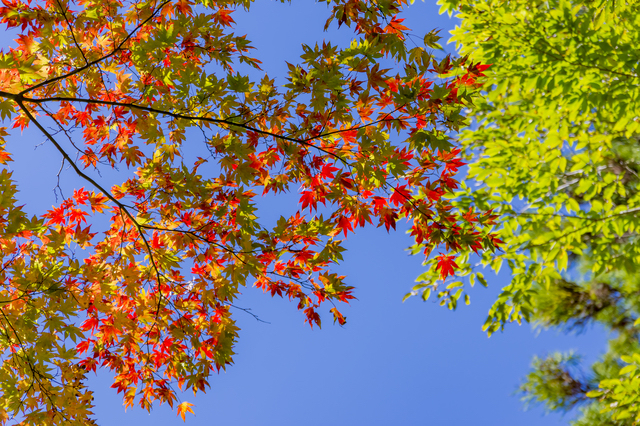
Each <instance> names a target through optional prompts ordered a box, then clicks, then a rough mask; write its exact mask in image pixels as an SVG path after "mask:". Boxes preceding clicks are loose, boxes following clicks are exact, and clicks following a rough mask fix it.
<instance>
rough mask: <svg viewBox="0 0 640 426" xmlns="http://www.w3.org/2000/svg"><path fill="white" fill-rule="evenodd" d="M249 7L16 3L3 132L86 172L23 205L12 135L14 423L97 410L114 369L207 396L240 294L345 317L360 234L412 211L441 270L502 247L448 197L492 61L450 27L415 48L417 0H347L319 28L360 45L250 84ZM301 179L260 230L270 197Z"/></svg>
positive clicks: (122, 383) (154, 0)
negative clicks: (352, 252) (354, 243)
mask: <svg viewBox="0 0 640 426" xmlns="http://www.w3.org/2000/svg"><path fill="white" fill-rule="evenodd" d="M250 3H251V2H249V1H220V2H212V1H209V0H199V1H191V0H177V1H173V0H165V1H162V0H140V1H120V0H106V1H104V0H100V1H93V0H89V1H86V0H83V1H68V0H45V1H41V2H31V1H21V0H3V6H2V7H1V8H0V22H1V23H2V24H3V25H4V27H5V28H7V29H11V30H14V31H18V33H19V35H18V37H17V38H16V39H15V45H13V46H10V47H7V48H5V49H3V50H2V51H1V53H0V100H1V101H0V116H1V117H2V119H3V121H4V122H5V123H9V124H10V125H11V127H12V129H11V130H9V129H8V128H6V127H5V128H2V129H1V130H0V136H1V137H3V138H5V137H7V136H8V135H10V134H15V132H19V131H20V130H23V129H25V128H27V127H29V128H34V129H37V130H38V131H39V132H40V134H41V136H42V138H43V139H44V140H45V143H47V144H50V145H51V146H53V147H55V149H56V150H57V152H58V153H59V155H60V157H59V158H58V159H52V161H61V163H62V166H64V167H67V168H68V169H69V170H70V171H69V173H73V174H75V175H76V176H77V178H78V179H79V180H80V181H82V182H83V184H82V185H80V186H78V187H75V188H73V191H72V194H73V195H72V196H68V197H67V196H65V195H70V194H69V193H68V191H67V190H68V188H66V189H65V191H63V190H62V188H59V191H58V195H59V196H61V202H60V203H59V205H56V206H53V207H52V208H51V209H50V210H48V211H43V212H41V213H40V214H38V215H35V216H32V217H29V216H28V215H27V214H26V213H25V211H24V208H23V207H24V206H21V205H20V203H19V202H18V200H17V195H16V194H17V191H18V188H19V187H20V182H17V181H15V179H14V178H13V176H12V171H11V170H12V169H11V167H28V166H29V165H28V164H17V165H15V164H14V165H12V163H11V161H12V160H11V152H10V150H9V149H8V148H7V145H6V144H4V143H3V145H2V147H3V148H2V149H1V150H0V163H2V169H1V170H0V189H1V191H2V198H1V202H0V217H1V220H0V250H1V253H2V268H1V269H0V282H1V287H0V304H1V310H0V315H1V316H0V351H1V354H2V358H1V359H2V361H1V366H0V422H1V423H7V422H22V424H26V425H42V424H48V425H56V424H64V425H73V424H82V425H86V424H94V419H93V418H92V412H91V407H92V403H91V401H92V392H91V390H90V389H87V388H86V378H87V374H88V373H89V372H92V371H96V369H98V368H105V369H108V370H111V371H112V372H113V373H114V375H115V379H114V384H113V386H114V387H115V388H116V389H117V390H118V392H121V393H122V394H123V398H124V404H125V406H131V405H133V404H139V405H140V406H141V407H143V408H146V409H151V406H152V404H153V403H154V402H156V403H157V402H159V403H164V402H166V403H168V404H169V405H171V406H172V407H173V406H174V402H175V401H176V398H177V395H176V387H177V388H179V389H182V390H186V389H188V390H193V391H194V392H201V391H205V390H206V389H207V387H208V386H209V383H208V380H209V376H210V374H211V373H212V372H215V371H219V370H220V369H223V368H225V366H226V365H227V364H229V363H230V362H231V361H232V356H233V345H234V342H235V340H236V337H237V332H238V329H237V327H236V325H235V322H234V320H233V317H232V312H233V309H232V308H233V302H234V300H235V298H236V296H237V294H238V292H239V288H240V287H242V286H248V285H254V286H256V287H259V288H261V289H263V290H264V291H265V292H266V293H268V294H270V295H271V296H276V295H277V296H280V297H285V298H289V299H290V300H292V301H294V303H295V304H296V305H297V308H298V309H300V310H302V311H303V313H304V316H303V317H304V318H305V320H306V321H307V322H308V323H309V324H310V325H312V326H313V325H317V326H320V323H321V318H320V314H321V313H322V309H324V308H323V306H327V305H330V307H331V309H330V311H331V313H332V315H333V318H334V321H337V322H339V323H340V324H343V323H344V322H345V318H344V316H343V315H342V314H341V313H340V311H339V310H338V306H339V303H343V302H344V303H347V302H348V301H349V300H350V299H352V298H354V295H353V289H352V288H351V287H350V286H349V285H348V284H347V282H346V281H345V277H343V276H339V275H337V274H336V273H335V272H332V270H331V267H332V266H333V265H335V264H336V263H337V262H339V261H340V260H341V258H342V257H341V252H343V251H344V248H343V245H342V242H343V240H344V239H345V238H346V237H347V236H348V235H349V234H350V233H353V232H355V229H356V228H358V227H363V226H365V225H367V224H372V225H375V226H383V227H385V228H386V229H387V230H390V229H391V228H394V229H395V225H396V222H397V220H399V219H401V218H405V219H407V220H409V221H410V222H411V234H412V236H413V237H414V238H415V240H416V242H417V243H419V244H421V251H422V252H423V254H424V255H425V256H429V255H430V254H431V253H432V252H433V250H434V249H439V250H440V252H439V254H438V255H437V256H436V257H435V259H436V263H434V265H433V268H434V271H435V273H437V274H438V276H439V277H441V278H446V277H447V276H449V275H451V274H452V273H453V272H454V270H455V269H456V268H457V266H456V261H455V253H456V252H458V251H460V250H467V249H468V250H472V251H476V252H478V251H481V250H485V249H490V250H493V249H494V248H495V247H496V246H497V245H499V244H500V241H499V240H498V239H497V238H496V235H495V234H494V233H492V232H490V230H491V226H492V224H493V223H494V220H495V215H493V214H492V213H491V212H482V211H478V210H474V209H465V210H464V211H462V210H460V209H457V208H455V207H453V205H452V204H451V202H450V201H449V200H448V199H447V198H446V194H448V193H450V192H451V191H452V190H453V189H456V188H457V187H458V182H457V181H456V180H455V179H454V175H455V174H456V173H457V171H458V169H459V167H461V166H462V164H463V163H462V162H461V161H460V157H459V150H457V149H455V148H454V147H453V145H452V144H451V142H450V141H449V132H450V131H451V130H458V129H459V127H460V126H461V125H462V124H463V119H462V115H461V110H462V108H464V107H465V106H468V105H469V104H470V103H471V102H472V95H473V94H474V93H475V92H476V91H477V86H478V85H479V82H478V81H477V78H480V77H482V76H483V71H485V70H486V69H487V68H488V66H487V65H480V64H479V63H477V62H469V61H467V60H466V58H452V57H450V56H447V57H436V56H434V54H433V50H434V49H437V48H438V44H437V41H438V36H437V35H436V32H431V33H428V34H426V35H424V37H421V38H420V39H421V40H422V45H421V46H418V45H417V44H416V43H414V42H413V41H412V42H411V43H408V42H407V35H408V31H409V29H408V28H406V27H405V26H404V25H403V24H402V22H403V19H402V17H401V16H402V13H404V12H403V8H406V7H407V4H406V2H405V1H403V0H398V1H395V0H392V1H381V2H377V3H376V4H375V5H374V4H370V3H367V2H363V1H358V0H347V1H343V0H338V1H335V2H332V1H329V2H328V5H329V9H328V14H327V18H328V19H327V24H326V27H325V29H326V28H334V29H335V28H336V27H337V28H340V30H341V31H349V32H351V33H353V41H352V42H351V44H350V45H348V46H337V45H332V44H329V43H318V44H315V45H303V50H304V53H303V55H302V56H301V57H300V59H299V60H293V59H292V60H291V63H290V64H289V65H288V66H289V73H288V76H287V80H286V81H283V82H282V83H284V84H281V83H280V82H276V80H275V79H274V78H273V77H271V76H268V75H266V74H263V77H261V78H259V79H254V78H253V77H251V76H252V75H256V73H255V72H252V71H251V70H254V71H255V70H258V71H259V70H260V64H261V62H260V60H259V59H258V58H259V57H260V52H255V51H254V50H253V49H252V47H251V42H250V40H248V39H247V38H246V36H242V35H237V34H235V33H234V32H233V29H234V21H233V13H232V12H233V10H234V9H236V8H239V7H242V8H245V9H250ZM474 102H476V101H474ZM43 178H46V177H43ZM54 178H55V177H54ZM21 189H22V190H23V191H24V190H25V189H24V188H21ZM291 193H294V194H297V197H296V198H298V197H299V202H298V203H297V206H296V207H295V208H293V209H292V210H291V211H286V212H279V213H282V215H281V217H280V218H279V219H278V220H277V223H276V225H275V226H273V227H268V226H266V225H264V224H263V223H262V222H261V210H260V197H261V195H264V194H270V195H273V196H282V195H286V194H291ZM191 405H192V404H190V403H189V402H186V401H185V402H183V403H181V404H179V405H177V413H178V414H179V415H180V416H181V417H182V418H183V419H184V418H185V414H186V413H187V412H190V411H192V408H191Z"/></svg>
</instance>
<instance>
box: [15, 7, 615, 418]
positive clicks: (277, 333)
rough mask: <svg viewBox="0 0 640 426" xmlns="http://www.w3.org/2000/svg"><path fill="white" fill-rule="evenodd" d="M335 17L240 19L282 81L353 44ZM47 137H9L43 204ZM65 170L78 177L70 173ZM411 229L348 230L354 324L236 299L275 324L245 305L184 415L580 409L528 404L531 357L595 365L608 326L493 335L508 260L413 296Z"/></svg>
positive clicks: (108, 412) (256, 10) (31, 195)
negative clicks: (441, 298)
mask: <svg viewBox="0 0 640 426" xmlns="http://www.w3.org/2000/svg"><path fill="white" fill-rule="evenodd" d="M409 10H410V13H408V14H407V16H406V18H407V20H406V21H405V22H404V24H405V25H406V26H408V27H410V28H412V29H413V30H414V33H415V34H416V35H417V36H418V37H419V39H418V40H420V39H421V37H422V35H423V34H424V33H425V32H428V31H429V30H431V29H433V28H441V29H442V30H443V31H442V35H444V36H445V37H447V38H448V34H447V33H448V31H449V30H450V29H452V28H453V26H454V25H455V20H454V19H449V18H448V17H447V16H446V15H438V6H437V5H436V4H435V2H434V1H430V0H428V1H426V2H424V3H420V2H416V4H414V5H413V6H411V8H410V9H409ZM326 16H327V12H326V6H325V5H322V4H317V3H313V2H311V1H308V0H303V1H297V2H294V3H293V4H291V5H290V4H281V3H279V2H274V1H271V0H261V1H259V2H258V3H257V4H255V5H254V6H253V7H252V10H251V11H250V12H249V13H244V12H243V13H241V12H238V13H236V14H235V15H234V18H235V19H236V21H237V24H238V30H237V33H241V34H242V33H247V34H248V38H249V39H250V40H252V41H253V45H254V46H255V47H256V48H257V52H258V54H257V56H258V58H259V59H261V60H262V61H263V63H264V67H263V68H264V69H265V70H266V71H268V72H269V74H270V76H271V77H276V78H277V79H276V82H277V83H280V84H284V72H285V70H286V64H285V61H286V60H288V61H289V62H292V63H295V62H297V60H298V58H299V55H300V53H301V52H302V50H301V47H300V45H301V43H303V42H304V43H309V44H311V43H314V42H315V41H318V42H321V41H322V39H323V38H326V39H331V40H333V41H336V42H343V43H344V42H345V41H346V40H348V39H349V37H350V36H351V33H350V31H349V29H348V28H341V29H340V30H339V31H336V29H335V27H334V28H333V29H332V30H330V32H328V33H323V32H322V27H323V25H324V21H325V19H326ZM4 39H5V40H6V35H5V36H4ZM3 44H6V43H3ZM449 49H452V46H451V45H449ZM41 142H42V138H41V137H40V136H38V135H36V134H35V132H33V131H25V133H24V134H23V136H21V137H13V138H11V139H10V141H9V151H12V152H15V151H17V155H16V156H15V158H16V162H15V163H14V164H13V167H14V168H15V173H16V174H15V176H16V178H17V179H18V183H19V188H20V190H21V193H20V197H21V202H23V203H26V204H27V207H26V210H28V211H30V212H32V213H36V212H37V211H38V209H39V207H43V208H44V207H49V206H51V205H52V204H55V203H56V200H55V196H54V194H53V191H52V187H53V186H54V185H55V176H56V173H57V171H58V168H59V166H60V162H59V160H58V159H57V154H55V153H54V151H53V150H51V149H50V147H48V146H46V145H43V146H40V147H39V148H38V149H37V150H35V151H34V147H35V146H36V145H38V144H40V143H41ZM52 159H55V161H53V160H52ZM26 164H28V165H29V166H28V167H27V166H26ZM64 173H65V174H64V175H63V177H64V179H68V180H67V181H66V182H67V184H69V185H70V184H71V183H72V182H73V180H72V178H71V176H70V175H71V171H66V172H64ZM67 177H68V178H67ZM43 182H44V184H43ZM278 206H279V204H278V203H276V202H274V201H273V200H265V203H264V207H266V208H267V209H268V210H269V211H268V213H267V214H269V215H271V214H273V215H274V217H275V216H277V215H278V213H279V212H278ZM40 211H42V210H40ZM401 228H402V227H399V230H398V232H395V233H392V234H387V233H386V231H384V230H382V229H373V228H371V229H369V228H367V229H365V230H362V229H358V233H357V234H356V235H355V236H353V237H351V236H350V237H349V242H348V248H349V251H348V252H347V253H345V256H344V258H345V260H344V263H343V264H342V265H341V266H340V267H339V268H338V270H337V272H340V273H341V274H343V275H347V276H348V279H349V281H348V282H349V284H350V285H353V286H355V287H356V291H355V295H356V297H357V298H358V300H355V301H353V302H352V303H351V305H350V306H348V307H344V308H343V309H341V311H342V312H343V313H344V314H346V316H347V321H348V322H347V324H346V325H345V326H344V327H339V326H337V325H332V324H331V318H330V317H329V316H325V317H324V321H325V325H324V327H323V328H322V329H321V330H320V329H317V328H314V329H311V328H309V326H308V325H305V324H303V315H302V313H301V312H299V311H297V310H296V307H295V304H294V303H290V302H288V301H286V300H278V299H272V298H270V297H269V296H267V295H264V294H262V293H261V292H260V291H259V290H257V289H254V288H246V289H244V291H243V294H242V296H241V297H240V299H239V301H238V302H237V305H238V306H240V307H243V308H251V309H252V311H253V312H254V313H255V314H257V315H258V316H259V317H260V318H261V319H262V320H264V321H267V322H268V324H267V323H262V322H257V321H256V320H255V319H254V318H253V317H252V316H250V315H248V314H246V313H244V312H241V311H237V312H236V313H235V314H234V316H235V318H236V319H237V321H238V325H239V326H240V327H241V332H240V338H239V341H238V344H237V346H236V349H235V350H236V356H235V357H234V359H235V364H234V365H232V366H229V367H228V368H227V371H226V372H222V373H221V374H220V375H217V376H212V377H211V379H210V384H211V389H210V390H209V391H208V392H207V394H206V395H199V396H198V397H197V398H196V397H194V396H193V394H190V393H185V394H183V395H181V400H182V401H185V400H186V401H189V402H192V403H194V404H195V407H194V409H195V411H196V416H195V417H194V416H192V415H189V414H188V415H187V416H188V417H187V424H189V425H194V426H195V425H207V426H213V425H233V426H243V425H257V426H260V425H267V426H268V425H281V426H288V425H356V426H357V425H395V424H398V425H434V426H436V425H437V426H440V425H442V426H463V425H464V426H466V425H474V426H483V425H491V426H503V425H504V426H511V425H518V426H542V425H544V426H554V425H564V424H568V421H569V420H570V418H571V414H570V413H569V414H567V415H565V416H564V417H563V416H562V415H558V414H553V415H547V416H543V414H544V412H543V410H542V409H540V408H537V409H530V410H529V411H524V410H523V407H522V404H521V402H520V400H519V397H518V396H516V395H514V392H515V391H516V390H517V386H518V383H519V382H520V380H521V379H522V377H523V376H524V375H525V374H526V372H527V370H528V367H529V364H530V362H531V359H532V357H533V355H534V354H538V355H544V354H545V353H548V352H553V351H555V350H561V351H568V350H572V349H573V350H576V351H577V352H579V353H583V354H584V355H586V359H585V361H586V362H590V361H592V360H594V359H595V357H596V356H597V355H598V354H599V353H600V352H601V351H603V350H604V342H605V335H604V333H603V332H601V331H599V330H589V331H588V332H587V333H585V334H583V335H580V336H575V335H572V336H565V335H563V334H560V333H558V332H556V331H542V332H539V331H536V330H532V328H531V327H530V326H529V325H523V326H517V325H512V326H509V327H508V328H507V329H506V330H505V332H504V333H497V334H495V335H494V336H492V337H491V338H487V336H486V334H484V333H483V332H482V330H481V326H482V324H483V323H484V320H485V317H486V313H487V310H488V308H489V306H490V305H491V303H492V301H493V300H494V299H495V297H496V295H497V294H498V293H499V291H500V288H501V287H502V286H504V285H506V283H507V282H508V280H509V275H508V271H506V270H503V271H502V273H501V275H500V276H499V277H494V278H491V274H487V278H489V284H490V285H489V288H488V289H485V288H482V287H477V288H475V289H474V290H473V291H472V292H471V305H470V306H464V305H463V306H461V307H459V308H458V311H456V312H450V311H448V310H447V309H446V308H443V307H440V306H438V304H436V303H432V302H427V303H423V302H421V301H420V300H419V299H418V298H412V299H409V300H408V301H407V302H405V303H402V296H403V295H404V294H405V293H407V291H409V289H410V288H411V286H412V284H413V281H414V279H415V278H416V277H417V276H418V275H419V274H420V273H421V272H422V266H421V259H420V257H411V256H409V255H408V254H407V252H406V251H405V249H406V247H407V246H408V245H409V244H410V243H411V240H410V237H409V236H408V235H406V234H405V233H404V232H403V229H401ZM405 229H406V228H405ZM90 383H91V387H92V389H93V390H94V391H95V396H96V400H95V402H96V405H97V408H96V417H97V419H98V423H99V424H100V425H103V426H110V425H122V424H127V425H134V424H135V425H153V426H162V425H178V424H182V421H181V419H179V418H178V417H176V414H175V413H174V412H172V411H170V410H169V409H168V408H167V407H166V406H162V407H158V408H155V409H154V410H153V411H152V412H151V413H150V414H148V413H147V412H146V411H142V410H140V409H138V408H133V409H129V410H128V411H127V412H126V413H125V410H124V408H123V407H122V398H121V395H117V394H116V391H115V390H114V389H111V388H110V384H111V382H110V375H109V374H108V372H104V371H103V372H99V374H98V376H97V377H94V378H92V379H91V381H90Z"/></svg>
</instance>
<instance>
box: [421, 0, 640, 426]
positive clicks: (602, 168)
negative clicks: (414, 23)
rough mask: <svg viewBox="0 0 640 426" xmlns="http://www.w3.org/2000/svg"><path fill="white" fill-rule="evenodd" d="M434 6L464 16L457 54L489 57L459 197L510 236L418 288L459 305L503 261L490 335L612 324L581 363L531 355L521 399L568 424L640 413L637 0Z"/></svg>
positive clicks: (617, 423)
mask: <svg viewBox="0 0 640 426" xmlns="http://www.w3.org/2000/svg"><path fill="white" fill-rule="evenodd" d="M440 4H441V5H442V7H443V10H444V11H448V12H449V13H457V16H458V17H459V18H460V19H461V23H460V26H459V27H458V28H456V29H455V30H454V31H453V32H452V34H453V37H452V39H451V41H454V42H455V43H456V44H457V45H458V46H459V47H460V51H461V53H462V54H465V53H468V54H469V58H470V59H472V60H473V61H480V62H482V63H491V64H493V65H492V67H491V68H490V69H489V70H488V71H487V78H486V79H485V80H484V86H483V90H484V91H486V93H487V95H486V96H483V97H481V98H478V100H477V102H474V105H472V106H471V107H470V112H469V118H470V119H472V125H471V126H469V128H467V129H466V130H465V131H463V132H462V133H461V134H460V138H459V139H460V144H461V149H462V154H463V158H464V159H465V160H466V161H468V162H469V167H468V175H467V178H468V179H467V180H466V181H465V182H463V183H461V185H460V189H458V190H456V191H455V199H454V200H453V204H454V205H455V206H457V207H458V208H460V209H463V210H464V209H466V208H468V207H470V206H473V207H475V208H479V209H481V210H488V209H492V210H493V211H494V212H495V213H496V214H497V215H498V216H499V218H498V219H496V222H497V232H498V233H499V238H500V239H501V240H504V245H503V246H502V251H500V252H497V253H495V254H493V253H485V254H483V255H482V256H479V257H478V256H474V253H473V252H472V251H470V250H468V249H467V250H466V253H464V252H463V253H460V254H458V256H457V258H456V264H457V265H458V266H459V268H458V271H457V273H456V277H455V278H450V279H448V281H447V282H445V283H442V282H438V283H434V279H435V278H437V277H438V276H439V272H438V271H436V270H435V269H431V270H429V271H427V272H425V274H424V275H423V276H421V277H420V279H419V280H420V281H423V282H420V283H419V284H418V285H417V286H416V287H415V288H414V291H413V292H414V293H415V294H421V295H422V296H423V297H425V298H428V297H430V296H431V294H433V293H434V292H433V290H434V288H435V289H440V292H438V293H437V294H436V297H438V298H439V299H440V300H441V302H443V303H445V304H447V303H449V306H450V307H455V304H451V303H450V298H451V295H452V293H453V292H457V293H453V294H454V295H455V294H458V295H459V296H458V297H460V295H462V294H465V293H466V292H467V290H468V287H467V282H463V281H462V280H459V279H458V277H460V276H465V275H468V276H469V282H468V283H469V284H470V285H473V284H474V282H478V281H479V282H481V283H483V284H486V279H485V277H484V275H483V274H482V272H481V270H480V267H486V266H489V267H490V268H491V269H493V270H494V271H495V272H499V271H500V269H501V267H502V266H503V265H508V267H509V269H510V271H511V274H512V277H511V280H510V282H509V284H508V285H507V286H506V287H505V288H503V290H502V292H501V293H500V295H499V296H498V298H497V300H496V301H495V303H494V304H493V306H492V307H491V309H490V312H489V315H488V318H487V321H486V323H485V325H484V327H485V330H487V332H488V333H489V334H491V333H493V332H496V331H497V330H500V329H502V328H503V327H504V326H505V325H506V324H507V323H509V322H518V323H520V322H521V321H531V322H533V323H535V324H537V325H539V326H541V327H545V328H548V327H560V328H562V329H564V330H566V331H574V330H583V329H585V327H587V326H590V325H592V324H597V325H598V326H599V327H602V329H605V330H608V331H610V332H611V334H610V336H609V341H608V347H607V350H606V353H604V354H603V356H602V357H601V358H600V359H599V360H598V361H596V362H594V363H593V364H592V365H591V366H589V368H588V369H585V368H583V367H582V366H581V365H580V362H579V361H580V358H579V356H578V355H577V354H572V353H564V354H562V353H559V354H552V355H549V356H547V357H546V358H542V359H539V358H535V359H534V362H533V369H532V371H531V372H530V373H529V374H528V376H527V378H526V380H525V381H524V383H523V384H522V387H521V390H522V392H523V394H524V397H525V399H527V400H529V401H530V402H538V403H543V404H544V405H546V407H547V408H549V409H551V410H558V411H567V410H570V409H572V408H574V407H580V413H576V414H577V416H576V418H575V421H574V422H573V423H572V424H574V425H576V426H577V425H579V426H602V425H612V426H623V425H632V424H638V422H640V405H639V404H638V401H639V400H640V369H639V367H640V345H639V343H638V336H639V334H638V325H639V324H640V319H639V318H640V305H639V303H638V296H637V295H638V289H639V282H638V271H639V270H640V245H639V244H638V241H639V240H638V227H639V225H640V220H639V219H640V217H639V216H638V211H640V196H639V193H638V185H639V183H640V181H639V179H638V174H639V173H640V152H639V149H638V148H639V145H638V141H639V137H638V134H639V130H640V120H639V119H638V114H637V111H638V108H639V107H640V104H639V100H640V92H639V91H638V84H637V80H638V68H637V66H638V63H639V62H640V57H639V55H638V50H637V45H638V42H639V41H640V31H638V28H639V26H638V25H639V24H640V2H638V1H635V0H633V1H626V2H612V1H603V0H596V1H586V0H550V1H537V0H534V1H531V0H509V1H502V0H483V1H475V0H441V1H440ZM416 249H418V250H419V247H417V248H416ZM430 262H432V263H436V262H437V259H432V260H430ZM442 286H445V288H444V289H442ZM445 290H447V291H445ZM466 297H467V296H466V295H465V298H466ZM467 300H468V299H467Z"/></svg>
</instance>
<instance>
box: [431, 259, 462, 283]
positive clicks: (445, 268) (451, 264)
mask: <svg viewBox="0 0 640 426" xmlns="http://www.w3.org/2000/svg"><path fill="white" fill-rule="evenodd" d="M454 259H455V256H454V255H446V254H442V253H440V256H437V257H436V260H437V261H438V265H437V266H436V270H438V269H439V270H440V278H442V279H443V280H445V279H446V278H447V277H448V276H449V275H453V268H457V267H458V265H457V264H456V262H455V261H454Z"/></svg>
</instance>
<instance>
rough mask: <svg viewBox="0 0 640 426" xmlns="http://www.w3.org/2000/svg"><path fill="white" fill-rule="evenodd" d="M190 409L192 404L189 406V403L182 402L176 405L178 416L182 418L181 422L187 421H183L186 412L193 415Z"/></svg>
mask: <svg viewBox="0 0 640 426" xmlns="http://www.w3.org/2000/svg"><path fill="white" fill-rule="evenodd" d="M191 407H193V404H191V403H190V402H183V403H181V404H178V415H179V416H180V417H182V421H185V422H186V421H187V420H186V419H185V414H186V413H187V412H189V413H191V414H194V415H195V413H194V412H193V409H192V408H191Z"/></svg>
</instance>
